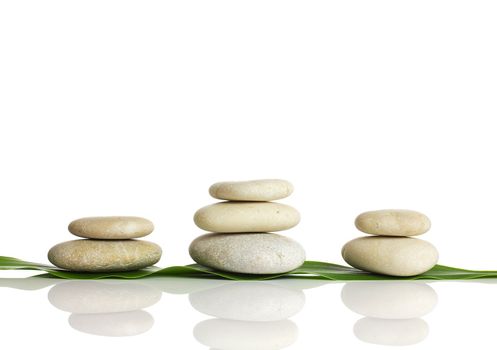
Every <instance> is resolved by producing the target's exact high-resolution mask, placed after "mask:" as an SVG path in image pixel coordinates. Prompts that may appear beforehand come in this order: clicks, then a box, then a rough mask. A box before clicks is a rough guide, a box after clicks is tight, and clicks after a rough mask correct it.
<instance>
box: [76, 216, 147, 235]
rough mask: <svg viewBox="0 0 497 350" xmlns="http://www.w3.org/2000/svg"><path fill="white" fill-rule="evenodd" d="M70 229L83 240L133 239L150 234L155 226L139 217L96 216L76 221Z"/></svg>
mask: <svg viewBox="0 0 497 350" xmlns="http://www.w3.org/2000/svg"><path fill="white" fill-rule="evenodd" d="M68 229H69V232H71V233H72V234H73V235H75V236H78V237H83V238H93V239H132V238H140V237H144V236H146V235H148V234H150V233H151V232H152V231H153V230H154V224H153V223H152V222H151V221H150V220H147V219H145V218H140V217H137V216H95V217H87V218H81V219H78V220H74V221H73V222H71V223H70V224H69V227H68Z"/></svg>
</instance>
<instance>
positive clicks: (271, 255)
mask: <svg viewBox="0 0 497 350" xmlns="http://www.w3.org/2000/svg"><path fill="white" fill-rule="evenodd" d="M292 192H293V186H292V184H290V183H289V182H288V181H285V180H255V181H241V182H219V183H215V184H214V185H212V186H211V187H210V189H209V193H210V195H211V196H212V197H214V198H216V199H220V200H224V201H223V202H218V203H215V204H212V205H208V206H206V207H203V208H201V209H199V210H198V211H197V212H196V213H195V215H194V222H195V224H196V225H197V226H198V227H199V228H201V229H203V230H205V231H209V232H212V233H208V234H204V235H202V236H200V237H197V238H196V239H195V240H194V241H193V242H192V243H191V245H190V249H189V251H190V256H191V257H192V259H193V260H195V261H196V262H197V263H198V264H201V265H204V266H207V267H210V268H214V269H217V270H222V271H228V272H236V273H246V274H276V273H284V272H288V271H292V270H294V269H296V268H297V267H299V266H300V265H302V264H303V263H304V260H305V252H304V249H303V248H302V246H301V245H300V244H299V243H297V242H296V241H294V240H293V239H290V238H288V237H285V236H282V235H279V234H277V233H271V232H275V231H283V230H288V229H290V228H292V227H294V226H296V225H297V224H298V223H299V221H300V214H299V212H298V211H297V210H296V209H294V208H292V207H291V206H289V205H286V204H282V203H276V202H272V201H274V200H278V199H283V198H286V197H288V196H289V195H290V194H291V193H292Z"/></svg>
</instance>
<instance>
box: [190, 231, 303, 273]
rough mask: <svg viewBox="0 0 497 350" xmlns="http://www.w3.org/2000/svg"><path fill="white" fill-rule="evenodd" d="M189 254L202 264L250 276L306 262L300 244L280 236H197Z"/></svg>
mask: <svg viewBox="0 0 497 350" xmlns="http://www.w3.org/2000/svg"><path fill="white" fill-rule="evenodd" d="M189 251H190V256H191V257H192V259H193V260H195V261H196V262H197V263H199V264H201V265H204V266H207V267H211V268H214V269H218V270H223V271H228V272H237V273H248V274H272V273H284V272H288V271H292V270H294V269H296V268H297V267H299V266H300V265H302V264H303V263H304V260H305V252H304V249H303V248H302V246H301V245H300V244H299V243H297V242H296V241H294V240H292V239H290V238H288V237H285V236H281V235H278V234H276V233H247V234H243V235H241V234H238V233H232V234H231V233H224V234H223V233H208V234H205V235H202V236H199V237H197V238H196V239H195V240H194V241H193V242H192V243H191V244H190V249H189Z"/></svg>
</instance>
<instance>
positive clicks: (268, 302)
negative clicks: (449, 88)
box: [0, 278, 497, 350]
mask: <svg viewBox="0 0 497 350" xmlns="http://www.w3.org/2000/svg"><path fill="white" fill-rule="evenodd" d="M495 282H496V281H494V280H480V281H472V282H466V281H461V282H419V281H416V282H413V281H400V282H398V281H395V282H349V283H337V282H326V281H317V280H289V279H280V280H275V281H266V282H232V281H224V280H213V279H212V280H211V279H207V280H206V279H189V278H153V279H141V280H132V281H126V280H101V281H95V280H93V281H77V280H70V281H68V280H60V279H49V278H2V279H0V286H1V287H2V288H0V293H1V297H0V302H1V308H2V313H3V315H2V318H1V326H2V329H3V331H4V332H3V338H4V342H7V343H9V344H11V342H16V343H17V344H19V345H22V344H23V343H24V342H26V344H28V343H29V342H30V341H31V342H32V341H33V338H32V337H35V338H36V339H37V343H39V345H40V346H43V347H44V346H49V345H50V346H51V347H52V348H53V347H55V348H63V347H65V346H66V345H67V342H70V344H71V348H72V349H83V348H85V349H86V348H88V347H89V346H119V347H120V348H129V349H136V348H137V347H142V346H153V344H156V345H157V344H160V345H161V347H164V348H167V347H173V346H174V347H180V348H189V349H209V348H211V349H240V350H241V349H262V350H265V349H283V348H288V349H307V348H310V347H323V348H324V347H334V346H337V345H340V346H351V347H352V346H353V347H354V348H364V349H367V348H378V347H382V346H388V347H396V346H399V347H403V346H406V345H408V346H409V347H413V348H422V349H429V348H433V349H434V348H439V347H440V346H449V345H453V346H455V347H459V346H463V345H464V344H466V345H469V344H472V343H473V342H474V341H475V339H476V340H477V341H478V342H482V344H483V343H490V342H491V341H492V336H493V333H492V329H493V328H492V327H493V320H494V318H495V316H494V313H495V307H496V306H497V305H496V304H497V301H496V298H495V295H496V293H497V285H496V284H495Z"/></svg>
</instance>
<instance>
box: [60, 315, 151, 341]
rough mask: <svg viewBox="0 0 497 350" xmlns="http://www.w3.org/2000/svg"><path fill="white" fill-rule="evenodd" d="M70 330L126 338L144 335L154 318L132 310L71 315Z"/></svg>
mask: <svg viewBox="0 0 497 350" xmlns="http://www.w3.org/2000/svg"><path fill="white" fill-rule="evenodd" d="M69 324H70V325H71V327H72V328H74V329H76V330H78V331H80V332H84V333H88V334H94V335H103V336H106V337H127V336H133V335H138V334H142V333H145V332H147V331H149V330H150V329H151V328H152V326H153V325H154V318H153V317H152V316H151V315H150V314H149V313H148V312H146V311H143V310H134V311H125V312H111V313H105V314H72V315H71V316H69Z"/></svg>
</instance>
